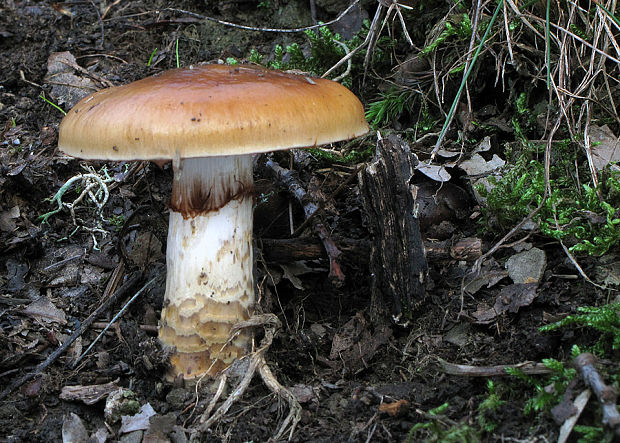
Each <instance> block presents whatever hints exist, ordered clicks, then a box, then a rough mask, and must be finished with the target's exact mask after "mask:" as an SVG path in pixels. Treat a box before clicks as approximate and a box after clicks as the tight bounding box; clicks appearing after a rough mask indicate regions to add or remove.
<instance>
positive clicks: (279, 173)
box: [259, 157, 345, 287]
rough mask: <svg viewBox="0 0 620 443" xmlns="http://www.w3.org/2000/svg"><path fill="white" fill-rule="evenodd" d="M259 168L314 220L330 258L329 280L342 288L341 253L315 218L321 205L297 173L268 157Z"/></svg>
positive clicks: (315, 228) (312, 221)
mask: <svg viewBox="0 0 620 443" xmlns="http://www.w3.org/2000/svg"><path fill="white" fill-rule="evenodd" d="M259 167H261V168H262V169H264V170H265V172H267V173H269V175H270V176H271V177H272V178H273V179H275V180H276V181H277V182H278V183H279V184H280V185H281V186H284V187H286V188H287V189H288V191H289V192H290V193H291V194H292V195H293V196H294V197H295V199H296V200H297V201H298V202H299V203H300V204H301V206H302V207H303V209H304V215H305V217H306V219H309V218H311V219H312V220H311V223H312V226H313V228H314V231H315V232H316V234H317V235H318V237H319V238H320V239H321V242H322V243H323V246H324V248H325V251H326V252H327V256H328V258H329V279H330V281H331V282H332V284H334V286H336V287H339V286H341V285H342V284H343V283H344V279H345V276H344V273H343V272H342V268H341V267H340V260H339V259H338V257H339V256H340V254H341V252H340V250H339V249H338V247H337V246H336V244H335V243H334V241H333V240H332V238H331V236H330V235H329V231H328V229H327V228H326V227H325V225H324V224H323V223H322V222H321V221H320V220H318V217H314V214H315V213H316V212H317V211H318V210H319V205H317V204H316V203H315V202H314V201H313V199H312V198H311V196H310V195H309V194H308V193H307V192H306V190H305V189H304V187H303V185H302V184H301V182H300V181H299V178H298V177H297V174H296V172H295V171H291V170H290V169H285V168H283V167H282V166H280V165H279V164H277V163H276V162H274V161H273V160H271V159H270V158H267V157H265V160H264V161H261V162H260V164H259Z"/></svg>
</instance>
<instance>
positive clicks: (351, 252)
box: [0, 236, 482, 303]
mask: <svg viewBox="0 0 620 443" xmlns="http://www.w3.org/2000/svg"><path fill="white" fill-rule="evenodd" d="M332 238H333V240H334V242H335V243H336V244H337V245H338V249H340V251H341V252H342V255H341V257H342V259H343V262H344V261H347V262H354V263H356V264H358V265H359V266H361V267H364V268H365V267H367V266H368V260H369V256H370V241H369V240H368V239H365V238H364V239H353V238H346V237H340V236H333V237H332ZM258 244H259V246H260V249H261V253H262V256H263V257H264V258H265V260H267V261H268V262H271V263H290V262H292V261H297V260H318V259H328V258H329V257H328V256H327V253H326V252H325V248H324V247H323V245H322V244H321V241H320V240H318V239H316V238H314V237H294V238H278V239H274V238H260V239H259V240H258ZM424 250H425V252H426V259H427V260H429V261H433V262H449V261H454V260H465V261H474V260H476V259H477V258H478V257H480V256H481V255H482V240H480V239H479V238H475V237H467V238H462V239H460V240H457V241H456V242H454V243H452V241H450V240H443V241H435V240H424ZM0 303H2V298H1V297H0Z"/></svg>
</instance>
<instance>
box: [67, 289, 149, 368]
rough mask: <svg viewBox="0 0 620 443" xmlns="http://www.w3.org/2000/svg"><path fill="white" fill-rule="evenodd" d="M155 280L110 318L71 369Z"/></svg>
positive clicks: (73, 366) (74, 366)
mask: <svg viewBox="0 0 620 443" xmlns="http://www.w3.org/2000/svg"><path fill="white" fill-rule="evenodd" d="M155 280H157V277H153V278H152V279H150V280H149V281H148V282H147V283H146V284H145V285H144V286H142V287H141V288H140V290H139V291H138V292H136V293H135V294H134V295H133V297H131V298H130V299H129V301H128V302H127V303H125V304H124V305H123V307H122V308H121V310H120V311H118V314H116V315H115V316H114V318H112V320H110V322H109V323H108V324H107V325H106V327H105V328H103V331H101V332H100V333H99V335H98V336H97V337H96V338H95V339H94V340H93V341H92V342H91V344H90V345H89V346H88V348H86V350H85V351H84V352H82V355H80V356H79V357H78V358H77V360H75V361H74V362H73V363H72V364H71V369H75V368H76V367H77V365H78V363H79V362H80V361H82V359H83V358H84V357H85V356H86V354H88V352H89V351H90V350H91V349H92V348H93V346H95V343H97V342H98V341H99V339H101V337H103V335H104V334H105V333H106V332H107V331H108V329H110V326H112V325H113V324H114V322H115V321H116V320H118V319H119V318H120V317H121V315H123V313H124V312H125V311H126V310H127V308H128V307H129V305H131V304H132V303H133V302H134V301H135V300H136V299H137V298H138V297H139V296H140V294H142V293H143V292H144V291H145V290H146V288H148V287H149V286H150V285H151V284H152V283H153V282H154V281H155Z"/></svg>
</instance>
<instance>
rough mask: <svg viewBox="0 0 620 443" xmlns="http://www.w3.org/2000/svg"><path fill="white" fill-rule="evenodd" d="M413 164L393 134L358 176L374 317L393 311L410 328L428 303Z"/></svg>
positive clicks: (383, 142) (404, 146)
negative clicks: (369, 243)
mask: <svg viewBox="0 0 620 443" xmlns="http://www.w3.org/2000/svg"><path fill="white" fill-rule="evenodd" d="M415 162H417V159H416V158H415V157H414V156H413V155H412V153H411V150H410V149H409V146H408V145H407V143H406V142H405V141H403V140H401V139H400V138H399V137H397V136H395V135H392V136H389V137H388V138H385V139H382V140H379V142H378V143H377V152H376V155H375V158H374V159H373V161H372V162H371V163H370V164H369V165H368V166H367V167H366V168H364V169H363V170H362V171H361V172H360V175H359V180H360V194H361V197H362V202H363V205H364V214H365V218H366V223H367V225H368V228H369V230H370V232H371V235H372V237H373V242H372V248H371V254H370V272H371V273H372V276H373V279H372V288H371V291H372V292H371V316H372V318H373V320H380V319H381V318H382V317H385V315H386V314H388V312H389V307H390V306H391V314H392V319H393V320H394V321H395V322H396V323H397V324H400V325H406V324H408V322H409V321H410V320H411V319H412V316H413V312H414V310H415V308H416V307H417V306H418V305H419V304H420V303H422V301H423V300H424V281H425V278H426V273H427V264H426V258H425V256H424V247H423V245H422V238H421V236H420V226H419V222H418V219H417V211H416V204H415V200H416V193H417V187H416V186H415V185H413V184H411V182H410V181H411V177H412V176H413V172H414V168H415Z"/></svg>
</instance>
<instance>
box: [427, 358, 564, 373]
mask: <svg viewBox="0 0 620 443" xmlns="http://www.w3.org/2000/svg"><path fill="white" fill-rule="evenodd" d="M437 360H438V361H439V366H440V368H441V370H442V371H443V372H445V373H446V374H451V375H466V376H469V377H497V376H502V375H509V374H508V373H507V372H506V369H508V368H510V369H518V370H519V371H521V372H523V373H525V374H550V373H551V372H552V371H551V369H549V368H548V367H546V366H545V365H543V364H542V363H532V362H529V361H528V362H524V363H519V364H516V365H497V366H470V365H457V364H454V363H449V362H447V361H445V360H443V359H441V358H439V357H438V358H437Z"/></svg>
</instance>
